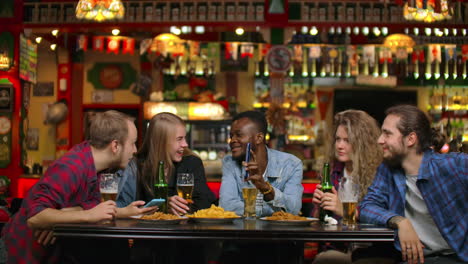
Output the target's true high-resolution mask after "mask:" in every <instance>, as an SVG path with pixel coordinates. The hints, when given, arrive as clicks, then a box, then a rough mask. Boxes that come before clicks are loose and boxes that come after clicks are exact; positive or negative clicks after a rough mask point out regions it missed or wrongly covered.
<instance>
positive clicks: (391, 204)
mask: <svg viewBox="0 0 468 264" xmlns="http://www.w3.org/2000/svg"><path fill="white" fill-rule="evenodd" d="M467 176H468V155H467V154H463V153H449V154H436V153H434V152H432V151H427V152H425V153H424V156H423V160H422V163H421V166H420V167H419V174H418V180H417V182H416V185H417V186H418V188H419V191H420V192H421V195H422V196H423V198H424V201H425V202H426V205H427V209H428V211H429V213H430V214H431V216H432V218H433V220H434V222H435V224H436V226H437V227H438V229H439V231H440V233H441V235H442V236H443V237H444V239H445V240H446V241H447V243H448V244H449V245H450V247H451V248H452V249H453V250H454V251H455V253H456V254H457V255H458V257H459V258H460V259H462V260H463V261H468V241H467V238H468V234H467V230H468V225H467V214H468V202H467V201H468V200H467V197H468V177H467ZM405 191H406V176H405V173H404V171H403V170H401V169H399V170H392V169H390V168H389V167H388V166H386V165H384V164H382V165H380V167H379V169H378V171H377V174H376V176H375V179H374V182H373V183H372V185H371V186H370V187H369V190H368V192H367V195H366V196H365V197H364V200H363V201H362V202H361V204H360V206H361V212H360V213H361V215H360V220H361V222H367V223H373V224H379V225H386V224H387V221H388V220H389V219H390V218H392V217H394V216H397V215H400V216H404V214H405ZM397 234H398V233H397V231H395V246H396V248H397V249H398V250H401V248H400V242H399V240H398V237H397Z"/></svg>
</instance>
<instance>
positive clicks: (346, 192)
mask: <svg viewBox="0 0 468 264" xmlns="http://www.w3.org/2000/svg"><path fill="white" fill-rule="evenodd" d="M343 170H344V172H343V178H341V180H340V190H339V193H338V194H339V197H340V200H341V202H357V201H358V199H359V184H356V183H354V182H353V181H352V180H351V177H350V175H349V174H348V172H347V171H346V169H343Z"/></svg>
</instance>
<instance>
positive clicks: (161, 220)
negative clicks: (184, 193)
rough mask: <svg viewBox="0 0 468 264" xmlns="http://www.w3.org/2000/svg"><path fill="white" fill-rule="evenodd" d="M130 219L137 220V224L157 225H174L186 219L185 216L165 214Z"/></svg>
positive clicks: (136, 216)
mask: <svg viewBox="0 0 468 264" xmlns="http://www.w3.org/2000/svg"><path fill="white" fill-rule="evenodd" d="M130 217H131V218H133V219H136V220H138V221H139V222H144V223H151V224H158V225H176V224H179V223H180V222H182V221H184V220H187V219H188V218H187V217H186V216H177V215H173V214H165V213H162V212H155V213H153V214H149V215H135V216H130Z"/></svg>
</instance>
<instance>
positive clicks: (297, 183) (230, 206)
mask: <svg viewBox="0 0 468 264" xmlns="http://www.w3.org/2000/svg"><path fill="white" fill-rule="evenodd" d="M267 155H268V163H267V167H266V171H265V180H267V181H268V182H269V183H270V184H271V186H272V187H273V188H274V191H275V198H274V199H273V200H271V201H268V202H266V201H264V200H263V204H262V206H261V212H259V211H258V208H257V216H269V215H271V214H273V213H274V212H276V211H280V210H285V211H286V212H289V213H292V214H296V215H297V214H298V213H299V210H300V209H301V206H302V192H303V189H304V188H303V187H302V183H301V182H302V161H301V160H300V159H298V158H297V157H295V156H293V155H291V154H288V153H285V152H281V151H277V150H273V149H269V148H267ZM244 173H245V172H244V169H243V168H242V167H241V166H239V164H238V163H237V162H236V161H235V160H234V159H233V158H232V156H231V155H228V156H226V157H224V159H223V178H222V182H221V189H220V192H219V205H220V206H221V207H223V208H224V209H225V210H229V211H234V212H236V214H238V215H242V214H243V213H244V200H243V198H242V186H243V185H244V179H243V175H244Z"/></svg>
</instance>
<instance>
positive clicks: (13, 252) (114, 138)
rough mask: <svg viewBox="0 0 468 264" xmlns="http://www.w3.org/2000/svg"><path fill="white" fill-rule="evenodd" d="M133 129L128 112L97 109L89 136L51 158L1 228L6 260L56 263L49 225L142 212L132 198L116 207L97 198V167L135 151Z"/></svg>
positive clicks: (117, 163)
mask: <svg viewBox="0 0 468 264" xmlns="http://www.w3.org/2000/svg"><path fill="white" fill-rule="evenodd" d="M136 140H137V130H136V127H135V125H134V123H133V120H132V118H131V117H129V116H127V115H124V114H122V113H120V112H117V111H106V112H103V113H97V114H96V115H95V116H94V117H93V119H92V120H91V123H90V127H89V140H87V141H84V142H82V143H80V144H78V145H76V146H74V147H73V148H72V149H71V150H70V151H69V152H67V153H66V154H65V155H64V156H62V157H61V158H59V159H58V160H56V161H55V162H54V163H53V164H52V165H51V166H50V167H49V169H48V170H47V171H46V173H45V174H44V176H43V177H42V178H41V179H40V180H39V182H38V183H37V184H36V185H34V186H33V187H32V188H31V190H30V191H29V193H28V195H27V197H26V198H25V199H24V200H23V204H22V206H21V208H20V209H19V211H18V213H16V214H15V215H14V217H12V219H11V220H10V222H8V223H7V225H6V226H5V227H4V229H3V235H4V240H5V244H6V249H7V252H8V261H7V263H28V264H31V263H57V262H58V261H59V259H60V257H61V255H60V254H61V253H60V250H59V246H57V245H56V244H55V243H54V240H55V239H54V238H53V233H52V231H51V229H52V227H53V226H54V225H55V224H61V223H96V222H99V221H105V220H111V219H112V218H113V217H126V216H130V215H137V214H141V213H145V212H148V211H151V210H154V209H155V208H154V207H152V208H138V206H141V205H143V204H144V203H145V202H144V201H136V202H133V203H132V204H130V205H129V206H127V207H125V208H117V206H116V203H115V202H114V201H106V202H101V196H100V191H99V181H98V176H97V174H98V172H100V171H102V170H105V169H109V168H110V169H116V168H124V167H126V166H127V164H128V162H129V161H130V159H131V158H132V156H133V153H135V152H136V147H135V142H136Z"/></svg>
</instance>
